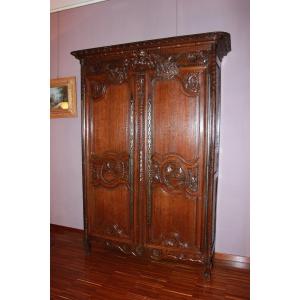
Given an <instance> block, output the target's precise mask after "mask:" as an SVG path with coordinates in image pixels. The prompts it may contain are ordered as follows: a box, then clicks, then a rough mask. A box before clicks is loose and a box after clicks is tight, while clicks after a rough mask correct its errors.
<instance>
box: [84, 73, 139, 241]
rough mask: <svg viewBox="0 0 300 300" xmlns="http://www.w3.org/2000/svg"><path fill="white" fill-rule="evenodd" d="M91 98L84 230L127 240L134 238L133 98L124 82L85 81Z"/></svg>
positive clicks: (98, 78) (105, 79)
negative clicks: (87, 225)
mask: <svg viewBox="0 0 300 300" xmlns="http://www.w3.org/2000/svg"><path fill="white" fill-rule="evenodd" d="M87 87H88V95H89V101H90V124H89V126H90V157H89V164H90V168H89V175H88V176H90V178H89V179H90V180H89V193H88V210H89V212H88V213H89V233H90V234H91V235H94V236H99V237H101V238H105V239H109V240H116V241H124V242H126V241H127V242H131V241H132V240H133V239H134V237H133V226H132V224H133V209H134V208H133V205H134V203H133V189H132V185H133V160H132V157H133V138H134V137H133V130H134V129H133V124H134V119H133V118H134V102H133V101H134V100H133V97H132V96H131V91H130V85H129V84H128V82H123V83H113V82H108V79H107V77H105V76H102V77H101V76H100V77H93V78H89V79H88V84H87Z"/></svg>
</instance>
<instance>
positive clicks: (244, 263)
mask: <svg viewBox="0 0 300 300" xmlns="http://www.w3.org/2000/svg"><path fill="white" fill-rule="evenodd" d="M50 229H51V231H52V232H66V231H67V232H78V233H81V234H82V233H83V229H78V228H71V227H67V226H62V225H56V224H50ZM215 261H216V262H221V263H225V264H227V265H229V266H232V267H239V268H245V269H249V268H250V257H247V256H240V255H233V254H227V253H220V252H216V253H215Z"/></svg>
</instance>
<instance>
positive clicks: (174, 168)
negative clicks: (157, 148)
mask: <svg viewBox="0 0 300 300" xmlns="http://www.w3.org/2000/svg"><path fill="white" fill-rule="evenodd" d="M152 180H153V184H154V185H155V184H160V185H161V186H162V188H164V189H165V190H167V191H168V192H177V193H182V192H184V193H188V194H190V195H195V194H196V193H197V192H198V160H197V159H196V160H194V161H191V162H189V161H186V160H185V159H184V158H183V157H182V156H180V155H178V154H167V155H165V156H163V157H162V156H161V155H159V154H155V155H153V158H152Z"/></svg>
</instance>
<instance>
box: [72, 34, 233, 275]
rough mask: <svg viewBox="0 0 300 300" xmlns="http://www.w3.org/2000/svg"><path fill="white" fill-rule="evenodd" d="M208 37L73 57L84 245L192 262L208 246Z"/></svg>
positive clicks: (212, 123) (213, 113)
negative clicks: (78, 88)
mask: <svg viewBox="0 0 300 300" xmlns="http://www.w3.org/2000/svg"><path fill="white" fill-rule="evenodd" d="M230 48H231V46H230V35H229V34H228V33H225V32H211V33H204V34H195V35H187V36H178V37H171V38H164V39H157V40H149V41H143V42H136V43H129V44H123V45H114V46H110V47H100V48H93V49H87V50H79V51H74V52H72V54H73V55H74V56H75V57H76V58H78V59H79V60H80V63H81V96H82V157H83V162H82V168H83V200H84V229H85V242H86V246H87V249H89V245H90V240H98V241H99V242H101V243H102V244H103V245H105V246H106V247H109V248H116V249H119V250H120V251H122V252H124V253H127V254H132V255H136V256H145V257H150V258H152V259H172V260H178V261H195V262H199V263H202V264H203V265H204V268H203V270H204V275H205V276H206V277H209V276H210V270H211V264H212V260H213V255H214V247H215V232H216V225H215V224H216V196H217V185H218V156H219V138H220V134H219V119H220V86H221V60H222V58H223V57H224V56H225V55H226V54H227V53H228V52H229V51H230Z"/></svg>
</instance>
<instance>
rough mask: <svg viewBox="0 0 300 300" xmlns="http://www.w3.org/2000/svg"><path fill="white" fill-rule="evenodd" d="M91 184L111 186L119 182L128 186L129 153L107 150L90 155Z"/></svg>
mask: <svg viewBox="0 0 300 300" xmlns="http://www.w3.org/2000/svg"><path fill="white" fill-rule="evenodd" d="M91 170H92V184H93V185H94V186H99V185H102V186H104V187H107V188H113V187H116V186H118V185H119V184H126V185H127V186H129V176H128V174H129V155H128V154H127V153H114V152H107V153H104V154H103V155H102V156H98V155H95V154H94V155H92V157H91Z"/></svg>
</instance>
